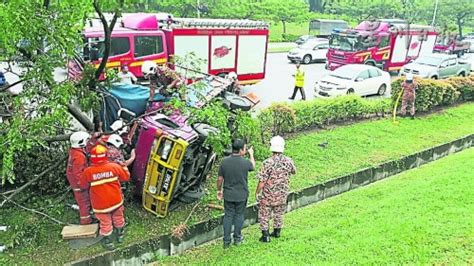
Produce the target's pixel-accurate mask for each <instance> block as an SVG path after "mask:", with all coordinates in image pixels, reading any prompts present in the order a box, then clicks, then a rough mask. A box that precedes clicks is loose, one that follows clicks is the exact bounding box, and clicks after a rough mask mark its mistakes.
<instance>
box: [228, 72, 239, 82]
mask: <svg viewBox="0 0 474 266" xmlns="http://www.w3.org/2000/svg"><path fill="white" fill-rule="evenodd" d="M229 79H232V80H236V79H237V73H235V72H230V73H229Z"/></svg>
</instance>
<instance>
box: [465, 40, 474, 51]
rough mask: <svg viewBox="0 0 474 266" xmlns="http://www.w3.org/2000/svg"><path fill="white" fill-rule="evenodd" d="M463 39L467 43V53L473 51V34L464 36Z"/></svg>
mask: <svg viewBox="0 0 474 266" xmlns="http://www.w3.org/2000/svg"><path fill="white" fill-rule="evenodd" d="M464 41H465V42H467V43H469V53H474V36H470V37H466V38H465V39H464Z"/></svg>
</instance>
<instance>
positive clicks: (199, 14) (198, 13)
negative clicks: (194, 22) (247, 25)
mask: <svg viewBox="0 0 474 266" xmlns="http://www.w3.org/2000/svg"><path fill="white" fill-rule="evenodd" d="M200 7H201V1H199V0H197V6H196V10H197V15H198V18H201V11H200V10H199V8H200Z"/></svg>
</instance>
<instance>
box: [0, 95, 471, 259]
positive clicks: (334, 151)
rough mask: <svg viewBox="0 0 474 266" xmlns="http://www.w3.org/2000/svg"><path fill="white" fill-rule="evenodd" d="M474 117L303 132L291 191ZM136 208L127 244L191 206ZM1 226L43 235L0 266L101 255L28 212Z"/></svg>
mask: <svg viewBox="0 0 474 266" xmlns="http://www.w3.org/2000/svg"><path fill="white" fill-rule="evenodd" d="M472 117H474V104H464V105H461V106H458V107H454V108H450V109H447V110H445V111H443V112H442V113H441V114H436V115H430V116H428V117H423V118H420V119H417V120H415V121H412V120H409V119H402V120H401V123H400V124H398V125H394V124H392V122H391V121H390V120H388V119H387V120H379V121H366V122H360V123H356V124H353V125H349V126H344V127H338V128H336V129H334V130H323V131H320V132H308V133H305V134H301V135H299V136H297V137H295V138H293V139H290V140H288V141H287V154H288V155H289V156H291V157H292V158H293V159H294V160H295V163H296V165H297V167H298V174H297V175H296V176H294V177H293V178H292V181H291V189H292V190H297V189H301V188H304V187H307V186H310V185H314V184H317V183H320V182H323V181H325V180H328V179H331V178H334V177H337V176H340V175H343V174H346V173H350V172H354V171H357V170H359V169H362V168H365V167H367V166H371V165H376V164H379V163H381V162H384V161H388V160H392V159H396V158H399V157H401V156H402V155H408V154H411V153H414V152H417V151H420V150H423V149H425V148H428V147H431V146H434V145H438V144H442V143H444V142H447V141H450V140H454V139H457V138H459V137H462V136H465V135H468V134H472V133H474V123H473V122H472ZM323 141H328V142H329V145H328V148H326V149H323V148H320V147H319V146H318V145H317V144H318V143H321V142H323ZM249 185H250V191H251V193H250V199H249V202H250V203H252V202H254V201H255V199H254V196H253V194H254V193H253V191H254V190H255V185H256V180H255V178H253V175H252V176H251V177H250V180H249ZM208 189H209V193H208V196H206V197H205V198H204V199H203V202H204V203H208V202H212V203H216V202H215V176H213V177H212V178H210V182H209V184H208ZM69 201H70V202H71V201H72V199H69ZM45 202H46V200H45ZM134 206H137V207H132V206H130V205H129V204H127V206H126V217H127V220H128V222H129V223H130V226H129V233H128V235H127V238H126V241H125V243H124V244H123V245H126V244H129V243H132V242H134V241H139V240H143V239H146V238H149V237H153V236H156V235H159V234H164V233H169V232H170V230H171V228H173V226H175V225H177V224H179V222H180V221H183V220H184V219H185V217H186V216H187V214H188V213H189V210H190V208H191V206H186V207H184V208H182V209H180V210H177V211H174V212H172V213H171V215H170V216H169V217H168V218H166V219H158V218H156V217H154V216H152V215H150V214H148V213H146V212H145V211H144V210H143V209H141V208H140V207H138V204H135V205H134ZM32 207H35V208H37V206H32ZM48 213H50V214H51V215H53V216H55V217H59V218H61V220H63V221H66V222H74V221H75V219H76V218H75V213H74V212H73V211H71V210H69V209H64V207H62V206H58V207H55V208H49V212H48ZM197 213H198V216H196V217H193V219H191V222H195V221H197V220H200V219H205V218H207V217H209V216H210V215H218V214H219V213H220V212H219V211H209V210H207V209H205V208H201V209H200V210H199V211H198V212H197ZM0 225H14V226H13V229H12V230H9V231H8V232H7V233H6V234H5V233H1V234H0V242H3V243H5V242H7V241H8V239H9V238H10V237H11V236H12V235H13V234H17V233H19V232H20V231H21V230H23V229H25V228H29V232H30V233H29V234H28V235H30V234H38V235H39V237H38V239H39V241H37V242H32V243H31V245H30V246H29V247H27V248H21V249H15V250H14V251H13V253H12V254H11V255H5V253H0V264H2V262H5V263H8V262H11V260H13V261H15V262H16V263H22V262H31V261H35V262H38V263H43V264H49V263H52V262H54V263H55V264H61V263H63V262H66V261H70V260H74V259H77V258H81V257H85V256H90V255H93V254H97V253H98V252H101V251H102V249H101V247H100V246H96V247H92V248H88V249H84V250H80V251H71V250H70V249H69V248H68V247H67V244H66V243H64V242H63V241H61V240H60V237H59V232H60V231H61V226H58V225H53V224H51V223H50V222H48V221H45V220H44V219H42V218H40V217H39V216H36V215H33V214H30V213H27V212H23V211H15V212H9V211H4V212H3V213H2V215H0ZM51 232H54V233H53V234H51ZM2 238H3V240H2ZM5 239H6V240H5ZM51 239H53V240H54V241H51ZM38 255H41V256H38Z"/></svg>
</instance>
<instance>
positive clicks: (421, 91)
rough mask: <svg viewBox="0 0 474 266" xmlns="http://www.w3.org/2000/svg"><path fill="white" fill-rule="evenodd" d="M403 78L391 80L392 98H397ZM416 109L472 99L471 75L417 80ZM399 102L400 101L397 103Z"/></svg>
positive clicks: (473, 83)
mask: <svg viewBox="0 0 474 266" xmlns="http://www.w3.org/2000/svg"><path fill="white" fill-rule="evenodd" d="M402 83H403V79H401V78H399V79H396V80H394V81H393V82H392V100H393V101H394V102H395V100H396V99H397V97H398V95H399V93H400V90H401V84H402ZM417 83H418V88H417V90H416V101H415V105H416V109H417V110H418V111H429V110H432V109H433V108H434V107H437V106H442V105H450V104H453V103H455V102H457V101H459V100H469V99H472V98H471V95H472V85H474V82H473V78H472V77H467V78H463V77H457V78H450V79H446V80H430V79H422V80H417ZM399 104H400V103H399Z"/></svg>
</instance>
